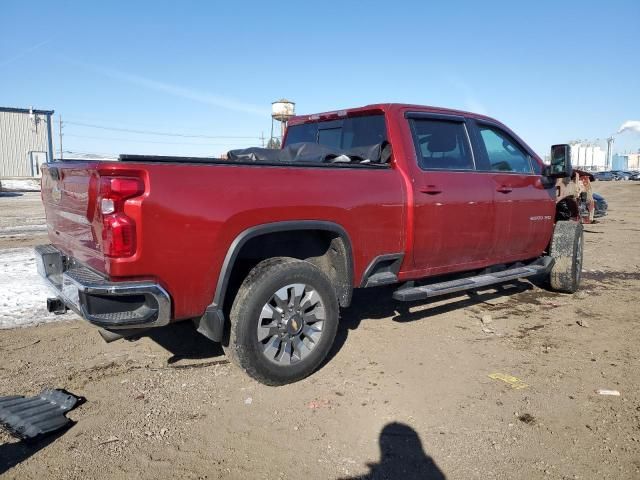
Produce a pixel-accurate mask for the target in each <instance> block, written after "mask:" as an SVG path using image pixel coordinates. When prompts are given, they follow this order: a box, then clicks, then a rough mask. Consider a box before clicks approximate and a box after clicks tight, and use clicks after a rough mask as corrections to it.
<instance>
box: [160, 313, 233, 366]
mask: <svg viewBox="0 0 640 480" xmlns="http://www.w3.org/2000/svg"><path fill="white" fill-rule="evenodd" d="M148 336H149V338H150V339H151V340H153V341H154V342H156V343H157V344H158V345H160V346H161V347H163V348H164V349H165V350H167V351H169V352H171V353H172V354H173V355H172V356H171V357H170V358H169V359H168V360H167V363H168V364H173V363H176V362H177V361H179V360H200V359H206V358H215V357H223V356H224V351H223V350H222V345H221V344H219V343H216V342H212V341H211V340H209V339H208V338H206V337H205V336H204V335H202V334H200V333H198V332H197V331H196V329H195V328H194V327H193V324H192V323H191V322H176V323H172V324H170V325H167V326H166V327H163V328H154V329H152V330H151V332H150V333H149V334H148Z"/></svg>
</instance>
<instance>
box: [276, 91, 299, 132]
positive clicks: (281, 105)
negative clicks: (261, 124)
mask: <svg viewBox="0 0 640 480" xmlns="http://www.w3.org/2000/svg"><path fill="white" fill-rule="evenodd" d="M295 111H296V104H295V102H292V101H290V100H287V99H286V98H281V99H280V100H277V101H275V102H273V103H272V104H271V139H272V140H273V122H274V121H276V120H277V121H278V122H280V141H282V138H283V137H284V131H285V129H286V128H287V122H288V121H289V119H290V118H291V117H293V116H294V115H295Z"/></svg>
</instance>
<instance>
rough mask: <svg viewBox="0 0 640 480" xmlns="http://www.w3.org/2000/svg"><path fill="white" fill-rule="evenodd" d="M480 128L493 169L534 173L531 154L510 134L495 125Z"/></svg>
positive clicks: (480, 126)
mask: <svg viewBox="0 0 640 480" xmlns="http://www.w3.org/2000/svg"><path fill="white" fill-rule="evenodd" d="M478 128H479V130H480V137H481V138H482V142H483V144H484V148H485V150H486V153H487V158H488V159H489V164H490V165H491V170H492V171H494V172H515V173H527V174H529V173H533V169H532V167H531V158H530V156H529V154H528V153H527V152H526V151H525V150H524V148H522V147H521V146H520V145H519V144H518V143H517V142H516V141H515V140H513V139H512V138H511V136H510V135H508V134H507V133H506V132H503V131H502V130H500V129H499V128H497V127H493V126H488V125H478Z"/></svg>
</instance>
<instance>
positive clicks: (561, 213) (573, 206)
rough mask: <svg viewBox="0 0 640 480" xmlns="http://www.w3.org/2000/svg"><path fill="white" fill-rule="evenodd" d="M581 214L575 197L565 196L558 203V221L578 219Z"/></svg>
mask: <svg viewBox="0 0 640 480" xmlns="http://www.w3.org/2000/svg"><path fill="white" fill-rule="evenodd" d="M579 216H580V213H579V209H578V204H577V202H576V201H575V200H574V199H573V198H564V199H562V200H560V201H559V202H558V203H557V204H556V219H555V221H556V222H561V221H564V220H577V219H578V217H579Z"/></svg>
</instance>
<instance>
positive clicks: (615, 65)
mask: <svg viewBox="0 0 640 480" xmlns="http://www.w3.org/2000/svg"><path fill="white" fill-rule="evenodd" d="M0 18H2V20H3V21H2V29H1V30H0V105H2V106H16V107H28V106H30V105H33V106H35V107H36V108H50V109H55V111H56V115H57V114H61V115H62V119H63V122H64V123H65V127H64V130H63V133H64V137H63V143H64V149H65V150H73V151H82V152H96V153H112V154H113V153H116V154H117V153H124V152H128V153H154V154H163V153H164V154H185V155H216V154H219V153H220V152H223V151H225V150H227V149H228V148H231V147H239V146H246V145H255V144H258V143H259V142H260V141H259V140H258V138H257V137H259V136H260V135H261V132H264V134H265V135H268V134H269V130H270V117H269V109H270V105H271V102H272V101H273V100H276V99H278V98H281V97H283V96H286V97H287V98H290V99H292V100H294V101H295V102H296V103H297V112H298V113H313V112H318V111H326V110H333V109H338V108H344V107H350V106H360V105H365V104H368V103H378V102H388V101H394V102H396V101H397V102H408V103H419V104H427V105H437V106H445V107H453V108H462V109H466V110H472V111H476V112H480V113H486V114H488V115H490V116H493V117H495V118H498V119H499V120H501V121H503V122H505V123H507V124H508V125H509V126H510V127H511V128H512V129H513V130H515V131H516V132H517V133H518V134H519V135H520V136H521V137H523V138H524V139H525V140H526V141H527V142H528V143H529V144H530V145H531V146H532V147H533V148H534V149H535V150H536V151H537V152H538V153H539V154H541V155H543V154H545V153H546V152H547V151H548V148H549V146H550V145H551V144H552V143H562V142H566V141H569V140H573V139H590V140H595V139H596V138H600V139H603V138H605V137H606V136H608V135H610V134H611V133H613V132H615V131H616V130H617V129H618V127H619V126H620V125H621V124H622V123H623V122H624V121H627V120H640V61H639V59H640V35H639V30H638V28H639V23H638V22H639V21H640V1H638V0H628V1H616V0H612V1H606V2H605V1H599V2H590V1H565V2H561V1H556V2H553V1H544V0H539V1H536V2H513V1H511V2H507V1H489V0H487V1H484V2H464V1H457V2H444V1H443V2H430V1H401V0H398V1H396V2H388V1H386V2H377V1H367V2H364V1H363V2H355V1H354V2H351V1H348V0H342V1H340V2H332V1H322V2H306V1H297V2H285V1H282V2H242V1H238V0H236V1H232V2H230V1H226V2H212V1H211V2H206V1H200V2H195V1H180V2H178V1H175V2H165V1H153V2H143V1H140V2H133V1H128V2H119V1H109V2H88V1H84V2H74V3H72V2H64V1H59V2H51V1H46V2H44V1H39V0H30V1H28V2H24V1H14V0H3V1H2V2H1V3H0ZM78 123H84V124H89V125H97V126H103V127H109V128H114V127H115V128H119V129H122V130H138V131H154V132H165V133H173V134H181V135H185V136H166V135H149V134H140V133H133V132H128V131H114V130H106V129H98V128H91V127H87V126H82V125H78ZM197 135H204V136H207V137H212V136H213V137H216V136H224V137H225V138H206V137H198V136H197ZM88 137H90V138H88ZM230 137H253V138H230ZM615 148H616V150H618V151H622V150H630V149H633V150H636V149H638V148H640V134H638V133H624V134H621V135H619V136H618V137H617V139H616V146H615Z"/></svg>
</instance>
